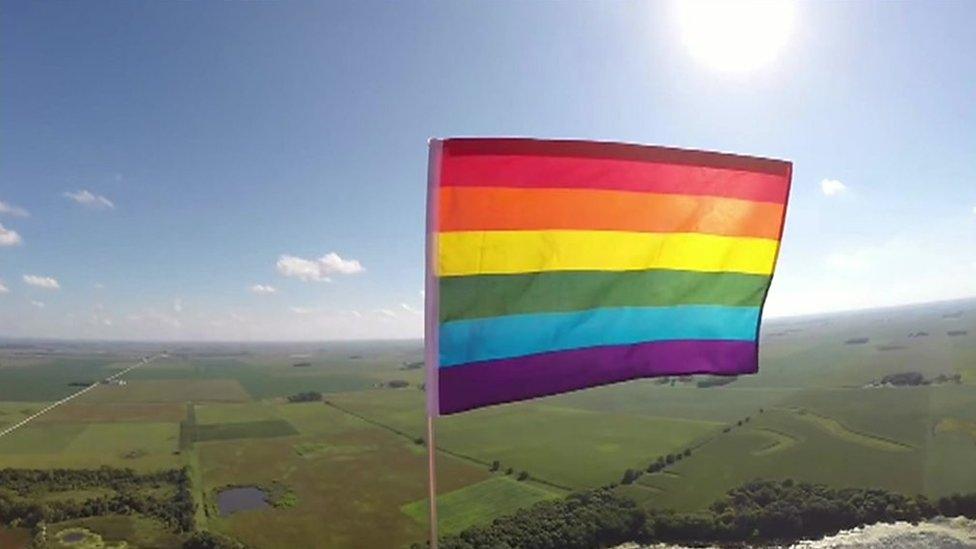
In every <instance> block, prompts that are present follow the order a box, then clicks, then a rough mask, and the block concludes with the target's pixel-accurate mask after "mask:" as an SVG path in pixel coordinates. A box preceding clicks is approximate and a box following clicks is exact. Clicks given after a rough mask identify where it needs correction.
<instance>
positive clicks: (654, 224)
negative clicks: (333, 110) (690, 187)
mask: <svg viewBox="0 0 976 549" xmlns="http://www.w3.org/2000/svg"><path fill="white" fill-rule="evenodd" d="M782 219H783V206H782V205H781V204H773V203H770V202H752V201H748V200H739V199H733V198H721V197H712V196H690V195H676V194H655V193H641V192H627V191H608V190H597V189H529V188H504V187H441V189H440V216H439V220H440V224H439V228H438V230H440V231H491V230H496V231H498V230H512V231H517V230H547V229H548V230H557V229H565V230H573V229H578V230H590V231H599V230H605V231H630V232H658V233H660V232H678V233H705V234H716V235H723V236H748V237H756V238H770V239H777V238H778V237H779V230H780V223H781V222H782Z"/></svg>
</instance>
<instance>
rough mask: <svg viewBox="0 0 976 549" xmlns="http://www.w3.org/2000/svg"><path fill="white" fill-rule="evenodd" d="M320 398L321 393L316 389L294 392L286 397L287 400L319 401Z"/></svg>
mask: <svg viewBox="0 0 976 549" xmlns="http://www.w3.org/2000/svg"><path fill="white" fill-rule="evenodd" d="M320 400H322V393H320V392H318V391H307V392H304V393H296V394H294V395H291V396H290V397H288V402H319V401H320Z"/></svg>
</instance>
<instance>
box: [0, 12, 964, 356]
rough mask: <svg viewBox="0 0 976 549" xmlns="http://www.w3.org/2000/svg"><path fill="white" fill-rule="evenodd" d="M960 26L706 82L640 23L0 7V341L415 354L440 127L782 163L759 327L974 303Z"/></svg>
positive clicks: (814, 49)
mask: <svg viewBox="0 0 976 549" xmlns="http://www.w3.org/2000/svg"><path fill="white" fill-rule="evenodd" d="M974 19H976V5H974V4H973V3H966V2H958V3H949V2H943V3H939V4H937V5H936V6H933V5H931V4H925V3H921V2H919V3H867V2H861V3H850V2H849V3H840V2H829V3H800V4H799V5H797V7H796V13H795V18H794V21H793V26H792V31H791V32H790V33H789V35H788V40H787V42H786V44H785V47H784V48H783V49H782V51H780V52H779V53H778V55H776V56H775V58H774V59H773V60H772V61H771V62H769V63H766V64H764V65H762V66H760V67H756V68H753V69H752V70H748V71H739V72H729V71H723V70H719V69H716V68H715V67H714V66H710V65H709V64H708V63H707V62H703V61H702V59H700V58H698V57H696V56H695V55H692V52H691V51H690V50H689V48H688V45H687V44H686V41H685V40H684V39H683V36H684V35H683V34H682V29H681V27H680V26H679V25H678V19H677V17H676V15H675V6H674V5H673V4H670V3H664V2H662V3H643V2H609V3H599V2H446V1H445V2H398V3H394V2H384V3H371V2H347V3H330V2H307V3H303V2H280V3H275V2H253V3H230V2H183V3H174V2H97V3H37V2H20V1H8V2H4V3H3V4H2V6H0V202H2V204H3V205H0V227H2V229H0V281H2V285H0V334H3V335H10V336H40V337H72V338H75V337H77V338H121V339H143V338H151V339H245V340H267V339H286V340H288V339H336V338H340V339H341V338H381V337H382V338H385V337H416V336H419V335H420V333H421V331H422V330H421V327H422V326H421V325H422V322H421V316H420V315H419V309H420V308H422V301H423V298H422V295H421V291H420V290H421V287H422V279H423V273H422V270H423V224H424V219H423V215H424V204H423V202H424V186H425V176H426V158H427V157H426V143H427V139H428V137H431V136H452V135H525V136H536V137H565V138H585V139H600V140H615V141H629V142H638V143H649V144H661V145H669V146H679V147H688V148H700V149H713V150H721V151H729V152H737V153H742V154H752V155H759V156H771V157H777V158H785V159H789V160H792V161H793V162H794V163H795V168H794V188H793V193H792V197H791V211H790V214H789V219H788V226H787V231H786V235H785V239H784V249H783V252H782V255H781V261H780V267H779V270H778V273H777V278H776V280H775V282H774V285H773V291H772V294H771V297H770V303H769V307H768V313H769V314H770V315H789V314H801V313H809V312H815V311H822V310H843V309H854V308H862V307H870V306H878V305H888V304H900V303H910V302H917V301H926V300H935V299H946V298H953V297H960V296H969V295H974V294H976V246H974V243H976V163H974V162H973V151H976V101H973V97H976V55H974V54H976V37H974V35H973V34H972V30H971V22H972V21H973V20H974ZM824 180H830V181H831V182H828V183H826V184H825V183H824ZM834 182H839V184H837V183H834ZM825 185H826V186H825ZM825 188H826V190H827V191H829V193H828V192H825ZM85 191H87V192H85ZM328 254H335V255H332V256H329V255H328ZM285 255H287V256H291V257H292V258H298V259H286V260H285V261H281V258H282V256H285ZM326 257H328V258H329V259H326V260H325V261H319V259H320V258H326ZM300 260H306V261H305V262H303V261H300ZM279 263H280V265H279ZM32 277H33V278H32ZM315 278H319V279H323V280H314V279H315ZM325 278H328V279H329V280H328V281H326V280H324V279H325ZM49 279H50V280H49ZM52 281H53V282H56V283H57V288H52V286H54V284H53V282H52ZM256 285H261V286H263V287H271V288H274V290H275V292H274V293H268V290H267V288H255V286H256ZM261 290H264V291H263V292H262V291H261Z"/></svg>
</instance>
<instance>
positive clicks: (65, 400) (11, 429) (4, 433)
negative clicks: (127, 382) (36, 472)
mask: <svg viewBox="0 0 976 549" xmlns="http://www.w3.org/2000/svg"><path fill="white" fill-rule="evenodd" d="M159 356H160V355H153V356H152V357H150V358H149V359H148V360H146V361H145V362H143V361H142V360H140V361H139V362H137V363H135V364H133V365H132V366H129V367H128V368H126V369H125V370H122V371H121V372H118V373H116V374H113V375H111V376H109V377H107V378H105V379H106V380H108V381H114V380H116V379H118V378H120V377H122V376H124V375H125V374H127V373H129V372H131V371H132V370H135V369H136V368H141V367H143V366H146V365H147V364H149V363H151V362H152V361H154V360H156V359H157V358H159ZM101 383H102V382H101V381H96V382H95V383H92V384H91V385H89V386H88V387H85V388H84V389H82V390H80V391H78V392H77V393H75V394H73V395H71V396H67V397H65V398H62V399H61V400H59V401H57V402H55V403H54V404H51V405H50V406H48V407H47V408H44V409H43V410H41V411H40V412H37V413H36V414H34V415H32V416H30V417H28V418H26V419H24V420H22V421H20V422H19V423H16V424H14V425H11V426H10V427H7V428H6V429H4V430H2V431H0V438H3V437H5V436H7V435H9V434H10V433H13V432H14V431H16V430H17V429H20V428H21V427H23V426H24V425H27V424H28V423H30V422H31V421H34V420H35V419H37V418H39V417H41V416H43V415H44V414H46V413H48V412H50V411H51V410H53V409H55V408H57V407H58V406H61V405H64V404H66V403H68V402H70V401H71V400H73V399H76V398H78V397H80V396H81V395H83V394H85V393H87V392H88V391H91V390H92V389H94V388H95V387H98V386H99V385H100V384H101Z"/></svg>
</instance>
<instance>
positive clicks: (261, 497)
mask: <svg viewBox="0 0 976 549" xmlns="http://www.w3.org/2000/svg"><path fill="white" fill-rule="evenodd" d="M266 507H268V495H267V494H266V493H265V492H264V490H260V489H258V488H254V487H245V488H229V489H227V490H223V491H221V492H220V493H219V494H217V508H218V509H219V510H220V516H222V517H226V516H227V515H230V514H233V513H237V512H238V511H250V510H253V509H264V508H266Z"/></svg>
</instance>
